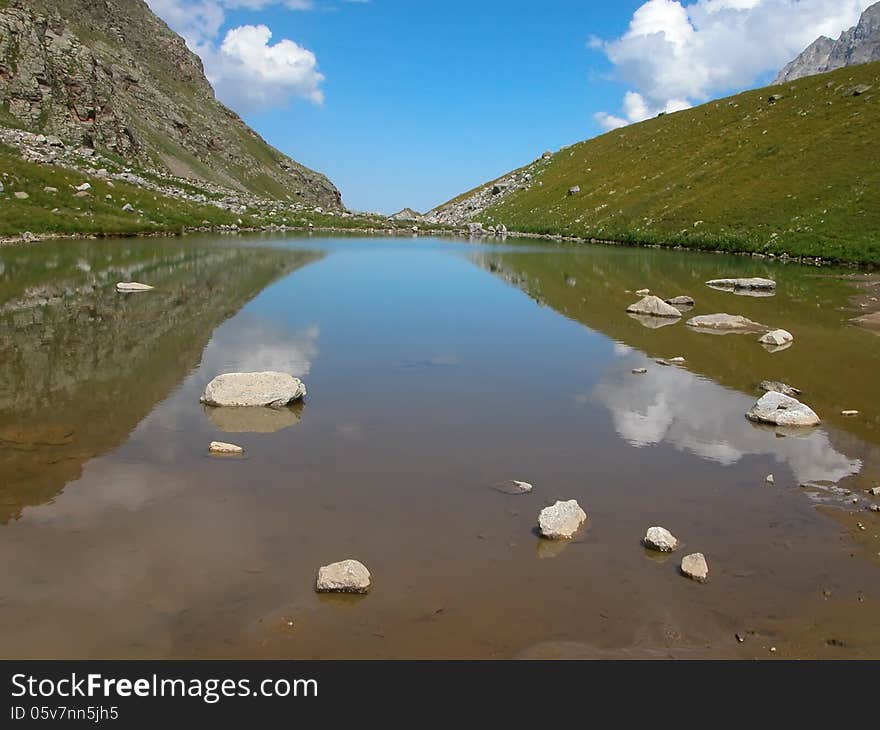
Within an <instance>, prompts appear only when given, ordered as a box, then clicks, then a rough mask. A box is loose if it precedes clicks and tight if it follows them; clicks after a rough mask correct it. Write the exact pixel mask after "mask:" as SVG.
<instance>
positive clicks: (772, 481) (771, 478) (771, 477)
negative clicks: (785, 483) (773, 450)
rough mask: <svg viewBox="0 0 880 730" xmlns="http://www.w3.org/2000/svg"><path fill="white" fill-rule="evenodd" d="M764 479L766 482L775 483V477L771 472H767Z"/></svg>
mask: <svg viewBox="0 0 880 730" xmlns="http://www.w3.org/2000/svg"><path fill="white" fill-rule="evenodd" d="M764 481H765V482H767V484H775V482H776V478H775V477H774V476H773V475H772V474H768V475H767V478H766V479H765V480H764Z"/></svg>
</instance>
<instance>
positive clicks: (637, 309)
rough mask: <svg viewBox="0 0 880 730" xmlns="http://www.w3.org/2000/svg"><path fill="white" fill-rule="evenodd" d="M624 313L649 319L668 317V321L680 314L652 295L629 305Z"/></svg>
mask: <svg viewBox="0 0 880 730" xmlns="http://www.w3.org/2000/svg"><path fill="white" fill-rule="evenodd" d="M626 311H627V312H629V313H630V314H641V315H647V316H649V317H669V318H670V319H672V318H677V317H681V312H679V311H678V310H677V309H676V308H675V307H673V306H672V305H671V304H667V303H666V302H664V301H663V300H662V299H661V298H660V297H655V296H653V295H649V296H646V297H645V298H644V299H642V300H641V301H639V302H636V303H635V304H632V305H630V306H629V307H627V308H626Z"/></svg>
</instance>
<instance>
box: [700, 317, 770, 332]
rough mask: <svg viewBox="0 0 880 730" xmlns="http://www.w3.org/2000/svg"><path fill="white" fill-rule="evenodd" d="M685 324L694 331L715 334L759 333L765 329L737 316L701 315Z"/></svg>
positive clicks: (756, 323) (763, 326)
mask: <svg viewBox="0 0 880 730" xmlns="http://www.w3.org/2000/svg"><path fill="white" fill-rule="evenodd" d="M686 324H687V326H688V327H693V328H694V329H699V330H714V331H716V332H761V331H764V330H766V329H767V327H766V326H765V325H763V324H759V323H758V322H752V320H750V319H746V318H745V317H743V316H741V315H739V314H703V315H700V316H699V317H691V318H690V319H689V320H688V321H687V323H686Z"/></svg>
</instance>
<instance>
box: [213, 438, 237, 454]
mask: <svg viewBox="0 0 880 730" xmlns="http://www.w3.org/2000/svg"><path fill="white" fill-rule="evenodd" d="M208 450H209V451H210V452H211V453H212V454H243V453H244V449H243V448H241V446H236V445H235V444H226V443H223V442H222V441H212V442H211V445H210V446H209V447H208Z"/></svg>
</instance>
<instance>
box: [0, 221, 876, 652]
mask: <svg viewBox="0 0 880 730" xmlns="http://www.w3.org/2000/svg"><path fill="white" fill-rule="evenodd" d="M720 276H772V277H773V278H776V279H777V280H778V282H779V289H778V293H777V295H776V296H774V297H769V298H756V297H747V296H738V295H736V294H733V293H729V292H720V291H713V290H712V289H709V288H707V287H706V286H705V285H704V283H703V282H704V281H706V280H707V279H710V278H716V277H720ZM851 277H852V275H851V274H846V273H845V272H835V271H829V270H817V269H811V268H807V267H799V266H793V265H788V266H783V265H780V264H772V263H769V262H755V261H752V260H751V259H745V258H739V257H721V256H711V255H699V254H692V253H674V252H666V251H657V250H640V249H639V250H636V249H622V248H612V247H588V246H577V247H575V246H565V247H563V246H557V245H552V244H534V243H528V242H519V243H518V242H515V241H509V242H507V243H506V244H504V245H500V244H495V245H479V244H473V243H465V242H452V241H445V242H444V241H438V240H426V239H419V240H413V241H408V240H387V239H358V238H347V239H318V238H254V239H238V238H236V239H198V238H188V239H183V240H168V241H123V242H120V241H107V242H101V241H92V242H63V243H58V244H52V243H49V244H43V245H40V246H27V247H8V248H3V249H0V655H2V656H3V657H5V658H12V657H75V658H91V657H119V658H126V657H153V658H163V657H180V658H189V657H258V658H259V657H267V658H268V657H290V658H309V657H315V658H380V657H425V658H428V657H438V658H447V657H466V658H499V657H500V658H505V657H615V656H621V657H643V656H661V657H662V656H676V657H704V656H714V657H728V656H729V657H752V656H756V657H771V656H772V657H827V658H834V657H841V658H844V657H846V658H851V657H875V658H876V657H880V623H878V622H877V619H876V617H877V612H878V606H880V557H878V554H880V539H878V533H880V515H878V514H876V513H871V512H868V511H867V510H866V507H867V505H868V504H869V502H870V499H871V498H870V497H868V496H867V495H866V494H865V490H867V489H868V488H870V487H873V486H875V485H876V484H878V483H880V419H878V414H880V388H878V387H877V383H876V375H877V372H878V364H880V336H878V335H877V334H875V333H872V332H868V331H865V330H861V329H859V328H856V327H854V326H852V325H851V324H849V323H848V320H849V319H850V318H851V317H852V316H854V312H853V311H852V306H851V302H850V298H851V297H852V296H853V295H854V294H855V293H856V291H855V289H854V288H853V285H852V282H851V281H849V280H848V279H849V278H851ZM127 278H130V279H132V280H137V281H143V282H146V283H150V284H153V285H155V286H156V291H154V292H151V293H148V294H143V295H136V296H124V295H119V294H117V293H116V292H115V290H114V284H115V282H116V281H119V280H121V279H127ZM642 287H648V288H650V289H652V290H653V291H655V292H657V293H660V294H662V295H663V296H665V297H671V296H675V295H678V294H690V295H691V296H693V297H694V298H695V299H696V300H697V305H696V307H695V309H694V310H693V312H694V314H707V313H712V312H729V313H731V314H743V315H745V316H747V317H749V318H751V319H755V320H757V321H760V322H764V323H766V324H769V325H772V326H778V327H784V328H786V329H788V330H790V331H791V332H793V334H794V335H795V338H796V339H795V343H794V345H793V346H792V347H791V348H789V349H787V350H785V351H782V352H775V353H771V352H768V351H766V350H765V349H764V348H763V347H762V346H761V345H760V344H758V343H757V342H756V338H755V337H754V336H752V335H727V336H713V335H708V334H702V333H699V332H695V331H692V330H690V329H689V328H687V327H685V326H684V320H682V321H681V322H678V323H674V324H670V325H668V326H663V327H660V328H656V327H655V326H656V324H658V323H656V322H651V321H647V322H644V321H639V320H638V319H635V318H632V317H629V316H627V314H626V313H625V309H626V306H627V305H628V304H631V303H632V302H634V301H636V299H637V297H635V295H633V294H631V293H628V291H630V292H631V291H635V290H636V289H640V288H642ZM679 355H681V356H684V357H685V358H687V365H686V366H685V367H683V368H668V367H661V366H659V365H656V364H654V362H653V358H656V357H666V358H670V357H675V356H679ZM635 367H647V368H648V374H647V375H644V376H636V375H633V374H631V370H632V369H633V368H635ZM241 370H245V371H250V370H282V371H287V372H291V373H294V374H296V375H297V376H299V377H301V378H302V379H303V380H304V381H305V382H306V384H307V386H308V390H309V396H308V399H307V401H306V403H305V404H304V405H303V406H302V407H299V408H296V409H291V410H287V411H281V412H273V411H267V412H266V413H259V414H257V415H256V416H254V415H252V414H247V415H242V414H240V413H237V412H228V411H223V410H210V409H209V410H205V409H203V408H202V406H200V405H199V396H200V394H201V392H202V390H203V389H204V387H205V385H206V384H207V382H208V381H209V380H210V379H211V378H213V377H214V376H215V375H217V374H219V373H221V372H226V371H241ZM764 379H774V380H784V381H786V382H789V383H791V384H793V385H796V386H798V387H800V388H802V389H803V390H804V393H805V394H804V396H803V399H804V400H805V401H806V402H807V403H809V404H810V405H811V406H812V407H813V408H814V409H815V410H816V411H817V412H818V413H819V414H820V415H821V416H822V417H823V425H822V427H821V428H818V429H813V430H809V431H807V432H798V431H779V430H775V429H768V428H760V427H756V426H754V425H753V424H751V423H749V422H748V421H747V420H746V419H745V418H744V413H745V412H746V411H747V410H748V409H749V407H750V406H751V405H752V404H753V403H754V401H755V399H756V397H757V396H758V392H757V390H756V385H757V383H758V382H759V381H761V380H764ZM847 408H854V409H858V410H859V411H860V412H861V415H859V416H858V417H856V418H844V417H842V416H840V415H839V414H840V411H841V410H843V409H847ZM212 440H223V441H232V442H234V443H238V444H241V445H242V446H244V447H245V448H246V449H247V453H246V456H245V457H244V458H241V459H217V458H211V457H209V456H208V455H207V453H206V448H207V445H208V443H209V442H210V441H212ZM770 473H772V474H774V475H775V485H772V486H771V485H768V484H767V483H766V482H765V477H766V476H767V474H770ZM506 479H521V480H526V481H529V482H532V483H533V484H534V485H535V489H534V491H533V492H532V493H531V494H529V495H526V496H507V495H504V494H501V493H499V492H497V491H494V490H492V489H491V487H492V485H493V484H494V483H496V482H499V481H501V480H506ZM570 498H576V499H577V500H578V501H579V502H580V503H581V505H582V506H583V507H584V508H585V510H586V511H587V512H588V513H589V516H590V517H589V522H588V525H587V527H586V529H584V530H582V531H581V532H580V533H579V534H578V536H577V538H576V539H575V540H574V541H572V542H571V543H551V542H547V541H543V540H541V539H539V538H538V537H537V535H536V534H535V523H536V518H537V514H538V512H539V510H540V509H541V508H542V507H543V506H545V505H547V504H550V503H552V502H553V501H555V500H556V499H570ZM853 499H857V500H858V503H857V504H853V503H852V500H853ZM655 524H656V525H663V526H665V527H667V528H668V529H670V530H671V531H672V532H673V533H674V534H675V535H677V536H678V537H679V538H680V539H681V540H682V542H683V543H684V546H683V548H682V550H681V551H680V552H679V553H677V554H676V555H675V556H673V557H664V556H658V555H656V554H650V553H648V552H646V551H645V550H644V549H643V548H642V547H641V545H640V538H641V537H642V536H643V535H644V532H645V530H646V528H647V527H649V526H651V525H655ZM862 528H864V529H862ZM696 551H700V552H703V553H704V554H705V555H706V556H707V559H708V562H709V566H710V571H711V579H710V582H709V583H708V584H706V585H698V584H696V583H692V582H691V581H688V580H686V579H685V578H683V577H681V576H680V575H679V574H678V564H679V560H680V558H681V556H682V555H684V554H687V553H688V552H696ZM349 557H351V558H357V559H359V560H361V561H362V562H364V563H365V564H366V565H367V566H368V567H369V568H370V570H371V571H372V573H373V578H374V589H373V592H372V593H371V594H370V595H368V596H366V597H332V596H329V597H328V596H319V595H316V594H315V592H314V590H313V586H314V579H315V573H316V571H317V568H318V567H319V566H320V565H325V564H327V563H330V562H334V561H336V560H342V559H345V558H349ZM736 634H739V635H740V637H741V638H743V639H744V641H743V642H740V641H738V640H737V638H736ZM770 647H775V648H776V651H775V652H773V653H771V652H770Z"/></svg>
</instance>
